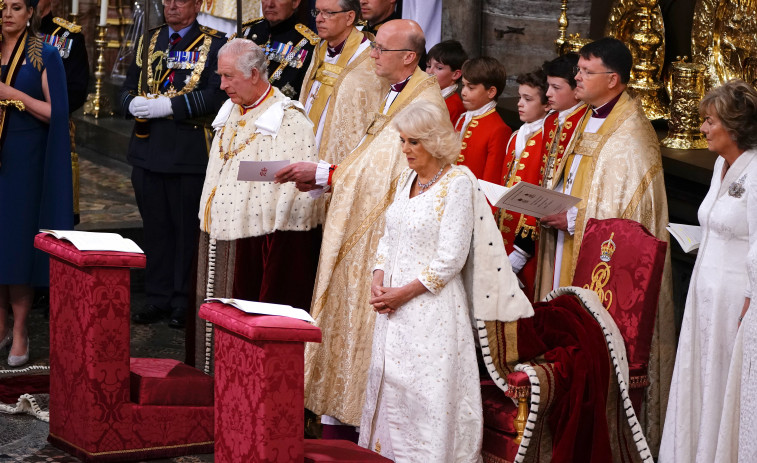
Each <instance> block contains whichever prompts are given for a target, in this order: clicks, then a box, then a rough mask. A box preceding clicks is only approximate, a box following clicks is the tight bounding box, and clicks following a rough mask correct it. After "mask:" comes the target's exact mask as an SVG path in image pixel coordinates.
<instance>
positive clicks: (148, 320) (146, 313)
mask: <svg viewBox="0 0 757 463" xmlns="http://www.w3.org/2000/svg"><path fill="white" fill-rule="evenodd" d="M165 316H166V313H165V311H163V310H162V309H160V308H159V307H157V306H154V305H152V304H147V305H146V306H145V308H144V310H142V311H141V312H137V313H135V314H132V316H131V321H133V322H134V323H138V324H140V325H150V324H152V323H155V322H159V321H161V320H162V319H163V318H164V317H165Z"/></svg>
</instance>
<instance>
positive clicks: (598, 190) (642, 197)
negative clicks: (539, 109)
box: [536, 92, 676, 454]
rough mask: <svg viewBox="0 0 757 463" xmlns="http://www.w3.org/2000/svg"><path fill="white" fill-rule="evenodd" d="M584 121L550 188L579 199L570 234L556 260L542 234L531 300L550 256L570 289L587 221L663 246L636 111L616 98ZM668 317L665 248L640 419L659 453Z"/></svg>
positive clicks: (646, 131)
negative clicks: (639, 232)
mask: <svg viewBox="0 0 757 463" xmlns="http://www.w3.org/2000/svg"><path fill="white" fill-rule="evenodd" d="M591 115H592V112H591V111H588V112H587V113H586V115H585V116H584V118H583V119H582V121H581V122H580V125H579V129H578V130H579V134H580V136H579V137H577V140H576V142H575V143H574V144H572V145H571V146H569V147H568V149H567V150H566V154H565V156H564V157H563V159H562V161H561V163H560V166H559V167H558V169H557V171H556V176H555V179H554V183H553V184H555V185H557V187H558V188H560V186H561V185H565V184H566V183H570V180H571V177H572V190H570V194H571V195H573V196H576V197H579V198H581V202H580V203H578V206H577V207H578V213H577V215H576V220H575V232H574V234H573V235H572V236H570V235H569V234H567V233H565V234H564V241H563V243H562V254H561V255H560V256H556V249H557V234H556V233H555V230H553V229H542V234H541V240H540V242H539V255H540V256H541V257H540V268H539V272H538V275H537V282H536V285H537V293H536V296H537V298H538V299H542V298H543V297H544V296H546V294H547V293H549V291H550V290H551V289H552V288H553V284H554V281H553V278H554V273H555V270H556V265H557V264H555V261H556V257H557V258H558V259H557V261H558V262H559V261H560V260H561V261H562V264H561V266H560V269H559V270H560V277H559V284H558V285H556V286H570V284H571V282H572V280H573V274H574V271H575V266H576V259H577V257H578V251H579V249H580V247H581V241H582V238H583V233H584V228H585V226H586V222H587V221H588V220H589V219H590V218H596V219H607V218H615V217H620V218H624V219H631V220H635V221H637V222H639V223H641V224H642V225H644V226H645V227H646V228H647V229H648V230H649V231H650V232H651V233H652V234H654V235H655V236H656V237H657V238H658V239H661V240H665V241H668V233H667V231H666V230H665V227H666V226H667V223H668V207H667V198H666V195H665V183H664V180H663V171H662V159H661V157H660V146H659V143H658V141H657V135H656V134H655V132H654V129H653V128H652V125H651V124H650V123H649V120H648V119H647V118H646V116H645V115H644V112H643V110H642V108H641V105H640V104H639V103H638V101H636V100H634V99H632V98H631V97H630V96H629V95H628V94H627V93H625V92H624V93H622V94H621V95H620V98H619V99H618V101H617V103H616V104H615V106H614V107H613V109H612V110H611V112H610V113H609V115H608V116H607V118H606V119H605V120H604V122H602V123H601V126H600V127H599V128H598V129H597V130H596V133H589V131H587V130H586V127H587V124H588V123H589V119H591ZM576 163H578V164H577V166H576V165H575V164H576ZM560 258H561V259H560ZM673 317H674V314H673V297H672V279H671V271H670V251H669V250H668V255H667V257H666V261H665V270H664V272H663V281H662V287H661V290H660V298H659V307H658V311H657V321H656V325H655V332H654V336H653V339H652V350H651V354H650V360H649V370H648V375H649V380H650V383H651V384H650V386H649V387H648V388H647V397H646V413H645V416H643V417H642V419H641V421H642V425H643V426H644V428H645V435H646V437H647V440H648V441H649V444H650V449H651V450H652V453H653V454H656V453H657V449H658V447H659V441H660V436H661V434H662V430H661V428H662V424H663V423H664V422H665V410H666V406H667V399H668V390H669V389H670V380H671V376H672V373H673V363H674V358H675V350H676V340H675V325H674V318H673Z"/></svg>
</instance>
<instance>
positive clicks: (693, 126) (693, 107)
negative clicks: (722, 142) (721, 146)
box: [660, 56, 707, 149]
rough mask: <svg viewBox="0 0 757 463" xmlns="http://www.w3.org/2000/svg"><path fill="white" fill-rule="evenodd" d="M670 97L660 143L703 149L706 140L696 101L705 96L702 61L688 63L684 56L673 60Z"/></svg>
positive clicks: (669, 146) (672, 146)
mask: <svg viewBox="0 0 757 463" xmlns="http://www.w3.org/2000/svg"><path fill="white" fill-rule="evenodd" d="M672 66H673V101H672V102H671V104H670V122H669V123H668V127H669V130H668V136H667V137H665V139H663V140H662V141H661V142H660V144H661V145H662V146H665V147H668V148H673V149H704V148H707V140H706V139H705V137H704V134H702V132H700V131H699V126H700V125H701V123H702V117H701V116H700V115H699V102H700V101H701V100H702V97H704V74H705V72H704V71H705V66H704V65H703V64H696V63H687V62H686V57H685V56H684V57H683V58H680V57H679V59H678V61H675V62H673V63H672Z"/></svg>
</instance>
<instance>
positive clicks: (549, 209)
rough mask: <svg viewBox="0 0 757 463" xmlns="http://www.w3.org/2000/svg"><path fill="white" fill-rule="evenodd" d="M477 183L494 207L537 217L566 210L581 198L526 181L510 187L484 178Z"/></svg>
mask: <svg viewBox="0 0 757 463" xmlns="http://www.w3.org/2000/svg"><path fill="white" fill-rule="evenodd" d="M478 184H479V185H481V190H483V192H484V195H486V199H488V200H489V202H490V203H491V204H492V205H493V206H494V207H498V208H500V209H507V210H508V211H514V212H520V213H522V214H526V215H530V216H532V217H536V218H537V219H540V218H542V217H545V216H548V215H552V214H557V213H558V212H562V211H566V210H568V209H570V208H571V207H573V206H575V205H576V204H578V202H579V201H581V198H576V197H575V196H571V195H566V194H564V193H560V192H559V191H555V190H550V189H548V188H544V187H541V186H539V185H533V184H531V183H527V182H518V183H517V184H516V185H515V186H514V187H512V188H507V187H504V186H502V185H497V184H496V183H491V182H487V181H486V180H479V181H478Z"/></svg>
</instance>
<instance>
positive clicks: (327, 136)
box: [300, 28, 389, 164]
mask: <svg viewBox="0 0 757 463" xmlns="http://www.w3.org/2000/svg"><path fill="white" fill-rule="evenodd" d="M372 39H373V37H372V36H371V35H370V34H368V33H363V32H360V31H358V30H357V29H355V28H353V30H352V32H350V35H349V37H347V41H346V43H345V45H344V48H343V49H342V52H341V53H340V54H339V55H337V56H334V57H328V55H327V54H326V50H327V47H328V44H327V43H326V41H325V40H322V41H321V43H320V44H318V46H317V47H316V48H315V50H313V53H314V56H313V59H312V61H311V63H310V67H309V68H308V72H307V74H306V75H305V80H304V81H303V83H302V91H301V92H300V101H301V102H302V104H303V105H304V106H305V110H306V112H307V113H308V117H310V119H311V121H312V122H313V124H314V132H315V135H316V146H317V149H318V159H320V160H322V161H326V162H328V163H329V164H339V163H340V162H342V159H344V158H345V157H346V156H347V155H348V154H349V153H350V152H351V151H352V150H353V149H355V147H356V146H357V145H358V143H360V140H361V139H362V138H363V135H364V134H365V131H366V130H367V129H368V125H370V124H371V122H373V114H372V112H371V108H376V107H378V105H379V103H380V102H381V99H382V98H383V97H384V96H385V95H386V92H388V91H389V83H388V82H387V81H386V79H383V78H381V77H379V76H377V75H376V72H375V69H376V66H375V64H374V61H373V60H372V59H371V58H370V53H371V49H370V46H369V44H370V42H369V40H372ZM329 86H330V87H332V88H333V90H332V89H328V88H327V87H329ZM321 93H323V94H322V95H321ZM319 99H320V100H323V101H319Z"/></svg>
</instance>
